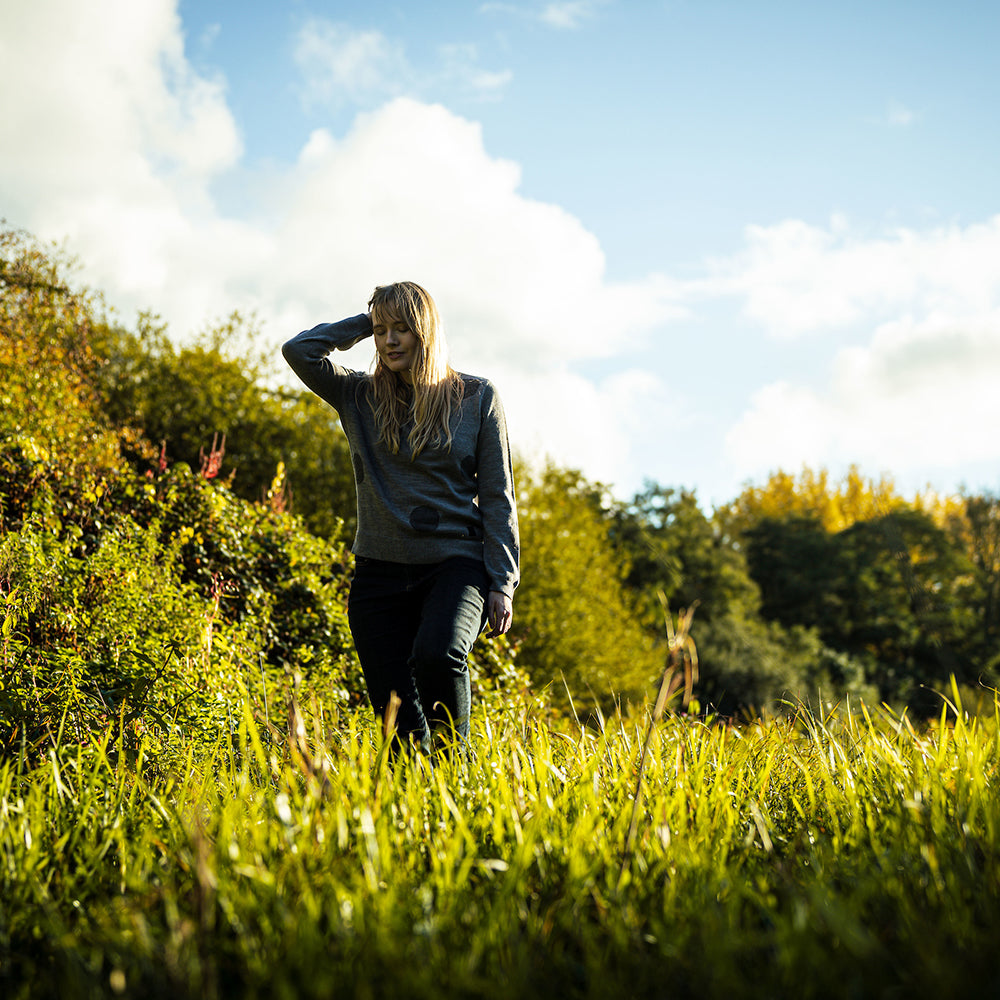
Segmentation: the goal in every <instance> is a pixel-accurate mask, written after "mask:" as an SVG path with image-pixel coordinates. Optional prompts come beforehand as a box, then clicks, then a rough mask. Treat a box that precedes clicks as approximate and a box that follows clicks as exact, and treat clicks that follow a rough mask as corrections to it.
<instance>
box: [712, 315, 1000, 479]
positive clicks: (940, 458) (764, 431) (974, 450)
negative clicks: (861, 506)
mask: <svg viewBox="0 0 1000 1000" xmlns="http://www.w3.org/2000/svg"><path fill="white" fill-rule="evenodd" d="M998 385H1000V308H997V309H994V310H993V311H991V312H989V313H985V314H983V315H981V316H978V317H976V318H975V319H965V320H962V321H956V320H953V319H950V318H947V317H944V316H940V315H932V316H929V317H927V318H925V319H923V320H919V321H918V320H914V319H912V318H907V319H899V320H895V321H893V322H890V323H886V324H884V325H882V326H881V327H879V328H878V329H877V330H876V331H875V333H874V335H873V337H872V339H871V342H870V343H869V344H868V345H866V346H864V347H852V348H848V349H845V350H842V351H840V352H838V353H837V355H836V357H835V359H834V362H833V366H832V371H831V375H830V378H829V380H828V381H827V383H826V384H825V385H824V386H823V387H822V388H821V389H819V390H816V389H812V388H808V387H805V386H801V385H800V386H796V385H793V384H790V383H789V382H787V381H781V382H775V383H773V384H771V385H768V386H766V387H764V388H763V389H761V390H760V391H759V392H757V393H756V394H755V396H754V398H753V400H752V405H751V407H750V409H749V410H748V411H747V412H746V413H745V414H744V415H743V416H742V417H741V419H740V420H739V421H738V423H737V424H736V425H735V426H734V427H733V428H732V430H731V431H730V433H729V435H728V438H727V442H726V445H727V451H728V452H729V455H730V457H731V459H732V461H733V462H734V463H735V464H736V465H737V467H738V469H739V472H740V473H741V474H742V475H744V476H748V475H752V476H762V475H765V474H766V473H767V472H768V471H771V470H773V469H775V468H777V467H778V466H781V467H783V468H786V469H796V468H798V467H799V466H801V465H802V464H803V463H805V464H809V465H812V466H814V467H815V466H819V465H826V466H828V467H831V466H832V467H842V466H845V465H847V464H850V463H852V462H857V463H860V464H861V465H862V466H863V467H867V468H870V469H873V470H877V471H881V470H887V471H891V472H894V473H898V474H901V475H906V474H907V473H908V472H910V471H911V470H923V471H925V472H928V473H929V472H932V471H933V472H935V473H945V474H957V472H958V470H960V469H961V468H962V467H963V466H964V465H967V464H969V463H984V462H995V463H997V464H998V466H1000V439H998V438H997V434H996V428H997V426H998V425H1000V393H998V392H997V386H998Z"/></svg>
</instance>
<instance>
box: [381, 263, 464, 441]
mask: <svg viewBox="0 0 1000 1000" xmlns="http://www.w3.org/2000/svg"><path fill="white" fill-rule="evenodd" d="M368 309H369V310H370V312H371V317H372V323H373V324H374V325H375V326H379V325H388V324H389V323H405V324H406V325H407V327H409V329H410V330H411V331H412V333H413V334H414V336H415V337H416V338H417V356H416V360H415V361H414V363H413V367H412V368H411V369H410V375H411V377H412V379H413V398H412V400H410V399H409V398H408V393H407V392H406V388H405V385H406V383H404V381H403V380H402V379H401V378H400V377H399V376H398V375H397V374H396V373H395V372H393V371H390V370H389V369H388V368H387V367H386V366H385V365H384V364H383V363H382V359H381V358H377V361H376V367H375V371H374V372H373V373H372V376H371V387H372V398H371V406H372V412H373V413H374V414H375V422H376V424H377V425H378V428H379V441H380V442H383V443H384V444H385V445H386V447H387V448H388V449H389V450H390V451H391V452H393V453H397V452H398V451H399V438H400V434H401V432H402V429H403V426H404V425H405V424H406V422H407V421H408V420H412V421H413V428H412V430H411V431H410V434H409V437H408V439H407V440H408V441H409V445H410V454H411V457H412V458H416V457H417V456H418V455H419V454H420V452H422V451H423V450H424V448H426V447H428V446H429V445H436V446H439V447H444V448H445V449H447V450H450V449H451V439H452V431H451V416H452V412H453V411H454V410H455V409H457V407H458V406H459V404H460V402H461V399H462V390H463V386H462V378H461V376H460V375H459V374H458V373H457V372H456V371H455V370H454V369H453V368H452V367H451V365H449V364H448V345H447V343H446V342H445V338H444V330H443V327H442V324H441V317H440V315H439V314H438V310H437V306H436V305H435V304H434V300H433V299H432V298H431V296H430V294H429V293H428V292H427V291H426V290H425V289H423V288H421V287H420V285H417V284H415V283H414V282H412V281H398V282H396V283H395V284H392V285H379V286H378V288H376V289H375V291H374V292H373V293H372V297H371V298H370V299H369V300H368Z"/></svg>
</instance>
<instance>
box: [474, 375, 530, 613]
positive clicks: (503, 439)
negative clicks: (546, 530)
mask: <svg viewBox="0 0 1000 1000" xmlns="http://www.w3.org/2000/svg"><path fill="white" fill-rule="evenodd" d="M482 405H483V413H482V420H481V424H480V430H479V454H478V463H477V465H478V469H477V479H478V486H479V511H480V513H481V514H482V518H483V536H484V537H483V559H484V562H485V564H486V572H487V574H488V575H489V578H490V589H491V590H498V591H500V593H502V594H506V595H507V596H508V597H513V596H514V588H515V587H516V586H517V584H518V580H519V579H520V569H519V561H520V541H519V538H518V528H517V504H516V501H515V498H514V470H513V466H512V463H511V457H510V444H509V442H508V440H507V421H506V418H505V416H504V411H503V404H502V403H501V402H500V397H499V396H498V395H497V393H496V390H495V389H494V388H493V386H492V385H491V384H489V383H487V389H486V392H484V394H483V404H482Z"/></svg>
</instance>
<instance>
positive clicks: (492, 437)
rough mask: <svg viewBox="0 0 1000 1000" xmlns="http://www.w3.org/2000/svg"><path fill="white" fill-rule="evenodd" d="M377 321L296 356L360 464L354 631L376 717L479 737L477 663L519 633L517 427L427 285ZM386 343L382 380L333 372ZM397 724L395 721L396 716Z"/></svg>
mask: <svg viewBox="0 0 1000 1000" xmlns="http://www.w3.org/2000/svg"><path fill="white" fill-rule="evenodd" d="M368 309H369V311H368V312H367V313H361V314H360V315H358V316H354V317H351V318H350V319H344V320H341V321H340V322H338V323H322V324H320V325H319V326H316V327H313V328H312V329H311V330H306V331H304V332H302V333H300V334H299V335H298V336H297V337H294V338H293V339H292V340H290V341H288V343H287V344H285V345H284V347H283V348H282V353H283V354H284V356H285V359H286V360H287V361H288V363H289V365H291V367H292V368H293V369H294V371H295V373H296V374H297V375H298V376H299V378H301V379H302V381H303V382H304V383H305V384H306V385H307V386H308V387H309V388H310V389H311V390H312V391H313V392H315V393H316V394H317V395H318V396H320V397H322V398H323V399H325V400H326V401H327V402H328V403H329V404H330V405H331V406H332V407H333V408H334V409H335V410H336V411H337V413H338V415H339V416H340V423H341V426H342V427H343V428H344V432H345V433H346V435H347V440H348V443H349V444H350V447H351V455H352V457H353V461H354V483H355V487H356V489H357V498H358V531H357V536H356V537H355V540H354V546H353V551H354V555H355V573H354V579H353V580H352V582H351V591H350V597H349V600H348V621H349V622H350V626H351V634H352V635H353V636H354V645H355V648H356V649H357V651H358V657H359V659H360V660H361V667H362V670H363V671H364V675H365V684H366V686H367V688H368V697H369V699H370V700H371V703H372V707H373V708H374V710H375V713H376V716H377V717H381V718H386V712H387V709H388V708H389V705H390V703H391V702H393V695H395V696H396V697H397V698H398V699H399V704H398V710H397V712H396V717H395V725H396V730H397V733H398V735H399V737H400V738H401V739H402V740H403V741H404V742H405V741H406V740H407V739H408V738H409V737H412V738H413V739H414V740H415V741H418V742H419V743H420V744H422V745H423V746H424V747H428V746H429V745H430V738H431V730H432V729H445V731H446V732H451V733H454V734H455V735H457V736H459V737H461V739H463V740H464V739H465V738H466V737H467V736H468V733H469V713H470V698H471V694H470V686H469V670H468V663H467V659H468V655H469V651H470V650H471V649H472V644H473V642H475V639H476V636H477V635H478V634H479V633H480V632H481V631H482V629H483V627H484V626H485V625H486V624H487V623H488V624H489V632H488V635H490V636H497V635H501V634H503V633H504V632H506V631H507V630H508V629H509V628H510V624H511V617H512V601H513V596H514V588H515V587H516V586H517V582H518V534H517V511H516V509H515V505H514V485H513V475H512V470H511V461H510V449H509V446H508V442H507V426H506V422H505V420H504V413H503V407H502V405H501V403H500V397H499V396H498V395H497V393H496V390H495V389H494V388H493V386H492V385H491V384H490V382H488V381H487V380H486V379H482V378H476V377H474V376H470V375H461V374H459V373H458V372H456V371H454V370H453V369H452V368H451V367H450V365H449V364H448V359H447V349H446V345H445V339H444V332H443V330H442V326H441V320H440V317H439V315H438V311H437V307H436V306H435V304H434V300H433V299H432V298H431V297H430V295H429V294H428V293H427V292H426V291H425V290H424V289H423V288H421V287H420V286H419V285H416V284H414V283H413V282H409V281H402V282H399V283H397V284H393V285H383V286H380V287H378V288H376V289H375V292H374V294H373V295H372V297H371V299H370V300H369V302H368ZM370 336H374V341H375V352H376V357H375V362H374V372H373V373H372V374H370V375H369V374H366V373H364V372H357V371H351V370H349V369H347V368H342V367H341V366H339V365H336V364H334V363H332V362H331V361H330V360H329V358H328V355H329V354H330V352H331V351H333V350H335V349H336V350H346V349H347V348H349V347H353V346H354V345H355V344H357V343H358V342H359V341H361V340H364V339H365V338H366V337H370ZM390 721H391V719H390Z"/></svg>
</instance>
